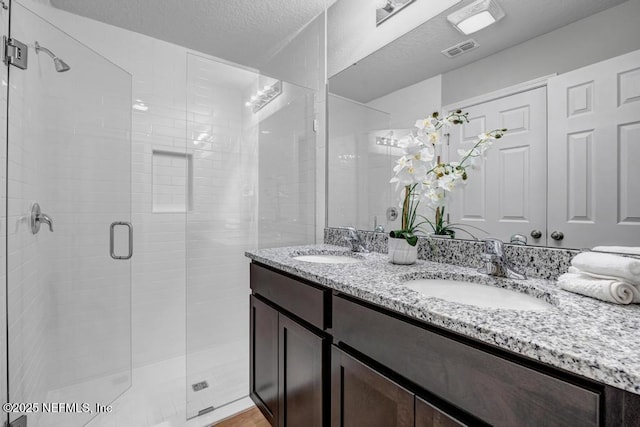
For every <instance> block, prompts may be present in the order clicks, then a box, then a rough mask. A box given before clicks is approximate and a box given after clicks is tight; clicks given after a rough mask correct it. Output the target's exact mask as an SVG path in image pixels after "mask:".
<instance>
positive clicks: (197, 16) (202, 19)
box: [51, 0, 331, 68]
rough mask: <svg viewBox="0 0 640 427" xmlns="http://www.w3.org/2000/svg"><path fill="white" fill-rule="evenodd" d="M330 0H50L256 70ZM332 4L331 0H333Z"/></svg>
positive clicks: (102, 19)
mask: <svg viewBox="0 0 640 427" xmlns="http://www.w3.org/2000/svg"><path fill="white" fill-rule="evenodd" d="M325 1H326V0H51V4H52V5H53V6H54V7H57V8H59V9H62V10H66V11H67V12H71V13H74V14H77V15H81V16H86V17H88V18H91V19H95V20H97V21H102V22H105V23H107V24H111V25H115V26H117V27H121V28H126V29H128V30H131V31H135V32H138V33H142V34H146V35H148V36H151V37H155V38H157V39H160V40H165V41H168V42H171V43H175V44H178V45H181V46H185V47H187V48H190V49H194V50H197V51H200V52H204V53H208V54H210V55H213V56H217V57H219V58H223V59H226V60H228V61H233V62H236V63H238V64H243V65H247V66H250V67H254V68H260V66H261V65H262V64H263V63H264V62H266V60H267V59H268V58H269V57H270V56H271V54H273V53H275V52H276V51H277V49H278V48H279V47H280V46H281V45H282V43H283V42H284V41H286V39H287V37H288V36H290V35H291V34H293V33H295V32H297V31H298V30H300V29H301V28H302V27H304V26H305V24H307V23H308V22H309V21H311V20H312V19H313V18H314V17H315V16H317V15H318V14H320V13H321V12H322V11H323V10H324V8H325ZM330 3H331V1H330Z"/></svg>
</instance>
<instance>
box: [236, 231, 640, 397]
mask: <svg viewBox="0 0 640 427" xmlns="http://www.w3.org/2000/svg"><path fill="white" fill-rule="evenodd" d="M310 254H336V255H337V254H343V255H348V256H354V257H356V258H360V259H361V260H362V262H359V263H353V264H318V263H310V262H305V261H298V260H295V259H293V258H292V257H293V256H299V255H310ZM246 255H247V257H249V258H251V259H252V260H254V261H257V262H260V263H262V264H266V265H268V266H271V267H274V268H276V269H279V270H282V271H285V272H287V273H290V274H293V275H295V276H298V277H301V278H304V279H307V280H310V281H312V282H315V283H318V284H320V285H323V286H327V287H329V288H331V289H335V290H337V291H340V292H343V293H345V294H349V295H353V296H355V297H358V298H360V299H363V300H366V301H369V302H372V303H374V304H377V305H380V306H383V307H386V308H388V309H391V310H395V311H397V312H400V313H403V314H405V315H407V316H411V317H414V318H416V319H420V320H422V321H425V322H427V323H431V324H433V325H436V326H440V327H443V328H446V329H449V330H451V331H455V332H458V333H460V334H463V335H466V336H469V337H472V338H475V339H477V340H480V341H483V342H486V343H488V344H492V345H496V346H498V347H501V348H503V349H506V350H510V351H512V352H514V353H518V354H521V355H523V356H527V357H530V358H532V359H536V360H539V361H540V362H543V363H546V364H549V365H551V366H555V367H557V368H560V369H564V370H566V371H569V372H573V373H575V374H578V375H582V376H584V377H587V378H591V379H593V380H596V381H599V382H602V383H605V384H608V385H611V386H613V387H617V388H620V389H624V390H627V391H630V392H633V393H636V394H640V306H639V305H633V304H632V305H627V306H621V305H616V304H611V303H606V302H602V301H598V300H595V299H592V298H588V297H584V296H581V295H576V294H572V293H570V292H566V291H564V290H561V289H560V288H558V286H557V285H556V284H555V282H550V281H547V280H542V279H527V280H525V281H518V280H511V279H502V278H496V277H490V276H486V275H484V274H481V273H478V272H477V271H476V270H475V269H471V268H466V267H459V266H454V265H450V264H442V263H436V262H430V261H420V260H419V261H418V262H417V263H416V264H414V265H411V266H402V265H394V264H391V263H390V262H389V261H388V257H387V255H386V254H380V253H375V252H372V253H368V254H359V253H358V254H356V253H352V252H351V251H349V250H348V249H346V248H344V247H341V246H332V245H326V244H321V245H310V246H295V247H285V248H274V249H260V250H255V251H249V252H247V253H246ZM417 278H445V279H453V280H456V279H457V280H460V279H462V280H466V281H472V282H477V283H483V284H487V285H493V286H500V287H503V288H509V289H515V290H519V291H521V292H524V293H527V294H530V295H532V296H535V297H537V298H540V299H543V300H545V301H546V302H549V303H551V304H552V305H553V308H552V309H550V310H546V311H518V310H508V309H487V308H479V307H475V306H471V305H465V304H457V303H453V302H448V301H445V300H441V299H438V298H432V297H427V296H425V295H422V294H419V293H417V292H414V291H412V290H410V289H408V288H405V287H403V286H402V285H401V283H402V282H404V281H406V280H410V279H417Z"/></svg>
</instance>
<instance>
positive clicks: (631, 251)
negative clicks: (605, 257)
mask: <svg viewBox="0 0 640 427" xmlns="http://www.w3.org/2000/svg"><path fill="white" fill-rule="evenodd" d="M591 250H592V251H595V252H609V253H618V254H626V255H638V256H640V247H634V246H596V247H595V248H593V249H591Z"/></svg>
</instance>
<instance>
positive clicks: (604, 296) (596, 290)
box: [558, 273, 640, 304]
mask: <svg viewBox="0 0 640 427" xmlns="http://www.w3.org/2000/svg"><path fill="white" fill-rule="evenodd" d="M558 285H559V286H560V288H562V289H564V290H565V291H569V292H574V293H576V294H581V295H586V296H588V297H591V298H597V299H599V300H602V301H608V302H613V303H616V304H630V303H632V302H633V303H640V289H638V287H637V286H634V285H631V284H629V283H625V282H621V281H618V280H603V279H596V278H594V277H589V276H585V275H583V274H574V273H565V274H563V275H561V276H560V277H558Z"/></svg>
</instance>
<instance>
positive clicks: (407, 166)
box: [389, 156, 428, 188]
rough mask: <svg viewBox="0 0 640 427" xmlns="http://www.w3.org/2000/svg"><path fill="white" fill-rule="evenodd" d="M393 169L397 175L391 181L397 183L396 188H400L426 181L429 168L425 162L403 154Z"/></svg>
mask: <svg viewBox="0 0 640 427" xmlns="http://www.w3.org/2000/svg"><path fill="white" fill-rule="evenodd" d="M393 171H394V172H395V173H396V175H395V176H394V177H393V178H391V180H390V181H389V182H390V183H396V188H399V187H404V186H407V185H413V184H418V183H420V182H422V181H424V180H425V179H426V177H427V171H428V169H427V166H426V164H425V163H424V162H414V161H412V160H410V159H409V160H408V159H407V158H406V157H404V156H403V157H401V158H400V159H398V162H397V164H396V166H395V167H394V168H393Z"/></svg>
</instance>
